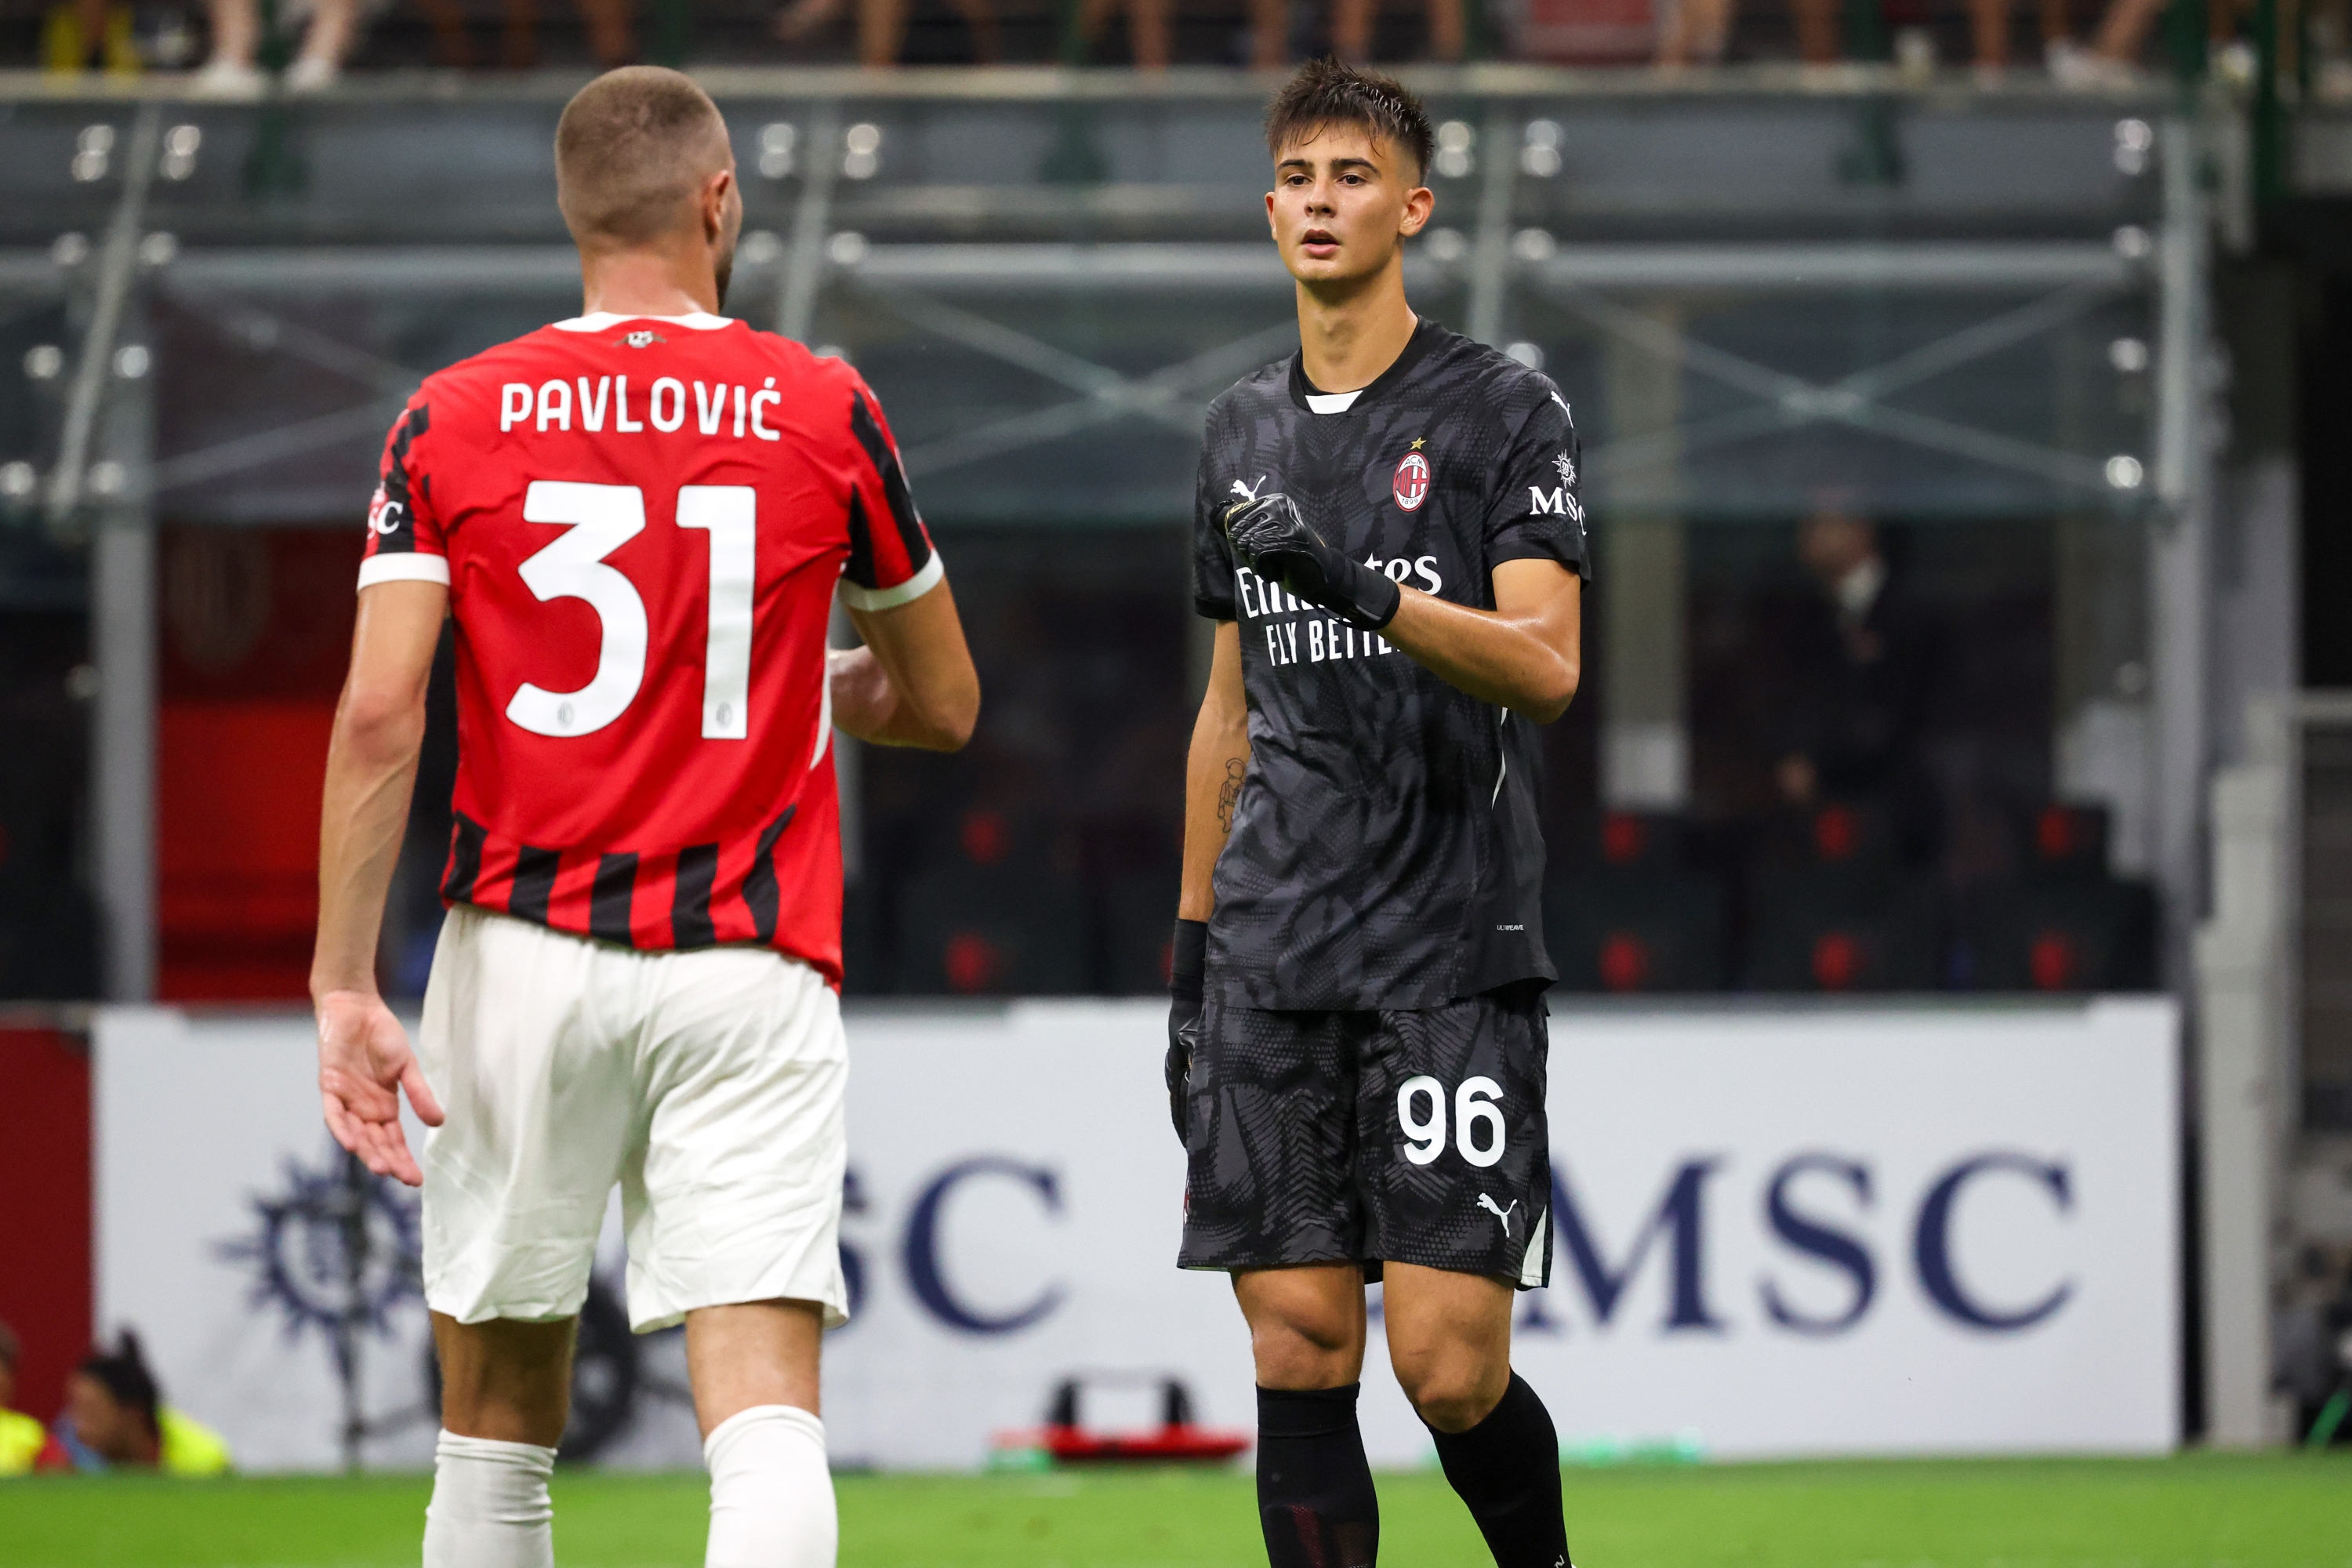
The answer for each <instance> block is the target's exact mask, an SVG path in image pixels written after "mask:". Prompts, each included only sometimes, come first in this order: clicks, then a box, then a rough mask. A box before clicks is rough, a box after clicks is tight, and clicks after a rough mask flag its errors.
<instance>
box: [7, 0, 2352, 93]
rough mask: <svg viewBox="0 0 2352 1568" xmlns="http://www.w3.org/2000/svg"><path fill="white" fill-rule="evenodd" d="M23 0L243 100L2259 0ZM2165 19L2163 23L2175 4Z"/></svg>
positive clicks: (2332, 34)
mask: <svg viewBox="0 0 2352 1568" xmlns="http://www.w3.org/2000/svg"><path fill="white" fill-rule="evenodd" d="M2195 9H2197V10H2201V11H2202V13H2203V14H2202V16H2198V15H2193V14H2190V13H2191V10H2192V8H2191V7H2188V6H2170V7H2168V5H2167V4H2166V0H2032V3H2031V4H2021V3H2019V0H1766V3H1762V4H1758V3H1754V0H1750V3H1749V4H1747V5H1742V4H1740V3H1739V0H1389V3H1387V4H1385V5H1384V4H1382V3H1381V0H1330V3H1329V4H1328V5H1324V4H1317V3H1315V0H1182V3H1181V4H1179V3H1178V0H718V3H712V0H576V4H574V5H547V6H541V5H540V4H539V0H137V3H127V0H58V3H55V4H52V3H50V0H10V3H9V4H7V5H0V18H5V22H0V28H5V31H0V37H5V38H6V40H7V43H6V48H7V51H8V54H9V55H10V56H11V57H13V63H16V64H18V65H23V66H37V67H38V68H40V69H42V70H44V71H47V72H52V73H60V74H75V73H80V72H85V71H99V72H105V73H110V74H116V75H123V74H134V73H139V72H145V71H163V72H189V73H193V76H194V84H195V85H196V87H197V88H198V89H200V90H202V91H204V92H206V93H210V94H217V95H220V96H223V97H227V98H239V97H252V96H255V95H257V94H258V93H259V92H261V91H262V90H263V88H264V85H265V82H266V81H267V80H268V79H269V78H270V77H272V76H281V77H282V79H283V84H284V86H285V87H286V89H289V90H291V91H296V92H301V91H316V90H320V89H324V88H326V87H328V86H330V85H331V84H332V83H333V82H334V81H335V80H336V79H338V78H339V77H340V76H341V74H342V73H343V72H345V71H358V72H366V71H380V70H386V69H400V68H428V67H438V68H456V69H507V70H515V69H527V68H532V67H536V66H541V65H570V64H584V63H589V62H593V63H596V64H600V65H604V66H614V65H622V64H626V63H628V62H631V61H634V60H639V59H653V60H656V61H659V62H660V63H664V64H693V63H725V64H730V65H772V64H816V63H845V62H853V61H854V62H856V63H859V64H862V65H866V66H869V67H891V66H901V65H942V64H965V65H971V64H980V65H985V64H999V63H1001V64H1039V63H1059V64H1066V65H1085V64H1127V63H1132V64H1134V65H1136V66H1139V67H1141V68H1147V69H1152V68H1165V67H1169V66H1215V65H1230V66H1255V67H1259V68H1268V67H1274V66H1279V65H1281V64H1283V63H1284V62H1286V61H1290V60H1296V59H1300V58H1306V57H1307V56H1309V55H1312V54H1316V53H1319V52H1323V51H1325V50H1329V51H1332V52H1336V53H1338V54H1339V55H1341V56H1342V57H1345V58H1350V59H1360V60H1367V59H1369V60H1382V61H1404V60H1436V61H1447V62H1458V61H1465V60H1485V59H1503V60H1525V61H1535V62H1542V63H1547V64H1554V65H1570V66H1606V67H1629V66H1631V67H1655V68H1660V69H1665V70H1676V69H1682V68H1690V67H1703V66H1709V65H1717V64H1723V63H1738V62H1766V61H1785V62H1790V63H1794V64H1801V65H1802V66H1804V67H1807V68H1816V69H1818V68H1830V67H1834V66H1836V65H1837V64H1839V63H1840V62H1842V61H1877V62H1893V63H1894V64H1895V66H1896V67H1898V68H1900V69H1902V70H1903V71H1904V72H1906V74H1910V75H1914V76H1917V77H1921V78H1926V77H1927V76H1930V75H1932V74H1933V73H1934V72H1935V71H1936V70H1937V68H1939V67H1942V68H1958V67H1965V68H1969V69H1970V70H1972V71H1973V72H1974V73H1975V76H1976V78H1977V79H1979V81H1980V82H1985V83H1999V82H2001V81H2004V80H2007V79H2011V78H2012V77H2013V78H2014V79H2019V80H2026V79H2048V80H2051V81H2053V82H2055V83H2057V84H2058V85H2060V86H2062V87H2066V88H2073V89H2101V88H2116V87H2122V86H2127V85H2129V84H2130V83H2131V82H2132V81H2134V80H2135V79H2136V78H2137V76H2138V75H2139V73H2140V72H2141V71H2142V70H2143V69H2144V68H2148V67H2149V66H2150V65H2152V64H2153V63H2155V62H2156V59H2157V58H2158V57H2165V58H2173V57H2179V56H2183V55H2186V54H2203V53H2210V54H2212V55H2213V56H2214V57H2215V58H2216V60H2217V63H2218V64H2219V66H2220V67H2221V69H2222V70H2223V71H2225V72H2226V73H2229V74H2231V75H2234V76H2236V77H2237V78H2239V79H2246V78H2248V77H2249V76H2251V74H2252V71H2253V69H2254V61H2255V52H2254V45H2253V40H2252V34H2253V32H2254V30H2255V27H2256V16H2255V6H2254V4H2253V0H2205V4H2204V5H2202V6H2200V7H2196V8H2195ZM2168 13H2171V14H2170V15H2168ZM2346 18H2347V3H2346V0H2316V3H2315V4H2311V5H2304V6H2300V7H2297V8H2296V10H2295V16H2294V34H2295V37H2294V39H2293V40H2292V41H2291V44H2290V52H2294V53H2300V54H2302V55H2305V56H2307V57H2308V59H2307V63H2299V64H2298V65H2297V66H2296V68H2297V69H2298V70H2303V71H2307V72H2314V73H2319V72H2329V71H2336V72H2341V71H2344V70H2346V69H2347V62H2346V49H2347V22H2346Z"/></svg>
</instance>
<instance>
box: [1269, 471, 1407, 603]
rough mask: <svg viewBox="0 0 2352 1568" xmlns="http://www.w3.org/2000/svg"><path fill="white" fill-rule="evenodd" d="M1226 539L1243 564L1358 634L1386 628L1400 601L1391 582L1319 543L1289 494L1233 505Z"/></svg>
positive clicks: (1318, 537) (1399, 590)
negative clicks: (1330, 615)
mask: <svg viewBox="0 0 2352 1568" xmlns="http://www.w3.org/2000/svg"><path fill="white" fill-rule="evenodd" d="M1225 537H1226V538H1228V539H1230V540H1232V541H1233V543H1234V554H1235V555H1237V556H1239V557H1241V562H1242V564H1243V565H1244V566H1246V567H1248V568H1249V569H1250V570H1251V571H1253V572H1255V573H1256V574H1258V575H1259V576H1261V577H1269V578H1272V579H1273V580H1274V581H1276V582H1277V583H1280V584H1282V585H1283V586H1284V587H1286V588H1287V589H1289V590H1290V592H1291V593H1292V594H1293V595H1297V597H1299V598H1301V599H1304V600H1306V601H1307V603H1308V604H1310V605H1317V606H1318V607H1319V608H1322V609H1326V610H1328V611H1330V612H1331V613H1332V614H1333V615H1335V616H1339V619H1341V620H1343V621H1345V622H1347V623H1348V625H1349V626H1353V627H1355V628H1356V629H1357V630H1358V631H1360V632H1376V631H1379V630H1380V629H1381V627H1382V626H1387V625H1388V624H1389V623H1390V622H1391V621H1392V620H1394V619H1396V613H1397V606H1398V605H1400V604H1402V603H1403V602H1404V592H1403V590H1402V589H1401V588H1399V587H1398V586H1397V585H1396V584H1394V583H1391V582H1390V581H1389V580H1388V578H1386V577H1384V576H1382V575H1381V574H1380V573H1378V572H1375V571H1373V570H1372V569H1371V568H1370V567H1369V566H1366V565H1364V564H1363V563H1361V562H1357V561H1350V560H1349V559H1348V558H1347V557H1346V556H1345V555H1343V554H1341V553H1340V552H1339V551H1337V550H1334V549H1332V548H1331V547H1330V546H1329V545H1328V544H1326V543H1324V542H1323V540H1322V538H1321V536H1320V535H1318V533H1317V532H1316V531H1314V530H1313V529H1311V528H1309V527H1307V520H1306V519H1305V518H1303V517H1301V516H1299V515H1298V503H1297V502H1296V501H1294V500H1291V499H1290V498H1289V497H1288V496H1286V495H1268V496H1260V497H1258V498H1257V500H1254V501H1244V502H1243V503H1241V504H1240V505H1237V506H1235V507H1234V509H1233V510H1230V511H1228V512H1227V513H1226V514H1225Z"/></svg>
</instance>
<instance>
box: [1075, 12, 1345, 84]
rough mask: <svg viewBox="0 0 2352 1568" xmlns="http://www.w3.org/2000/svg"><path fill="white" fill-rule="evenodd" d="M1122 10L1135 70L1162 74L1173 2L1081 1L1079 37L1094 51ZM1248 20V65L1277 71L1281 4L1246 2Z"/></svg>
mask: <svg viewBox="0 0 2352 1568" xmlns="http://www.w3.org/2000/svg"><path fill="white" fill-rule="evenodd" d="M1122 7H1124V8H1125V9H1126V11H1127V36H1128V39H1129V44H1130V45H1131V46H1132V47H1133V48H1134V50H1135V64H1136V68H1138V69H1139V70H1165V69H1166V68H1167V67H1168V56H1169V43H1170V39H1171V37H1172V35H1173V32H1174V23H1175V19H1176V4H1175V0H1080V4H1079V5H1078V37H1080V38H1082V39H1084V40H1085V42H1086V45H1087V47H1088V48H1089V49H1091V48H1093V47H1094V45H1095V40H1096V39H1097V38H1099V37H1101V36H1102V30H1103V24H1104V23H1106V22H1108V21H1109V20H1110V16H1111V13H1112V12H1114V11H1117V10H1118V9H1120V8H1122ZM1249 19H1250V64H1251V65H1252V66H1253V67H1255V68H1257V69H1259V70H1276V69H1279V68H1281V67H1282V65H1283V64H1284V62H1285V61H1286V59H1287V58H1288V55H1289V47H1288V38H1287V32H1288V27H1289V20H1290V18H1289V16H1288V14H1287V12H1286V8H1285V6H1284V5H1283V0H1249ZM1366 25H1367V26H1370V24H1369V23H1367V24H1366Z"/></svg>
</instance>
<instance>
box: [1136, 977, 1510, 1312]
mask: <svg viewBox="0 0 2352 1568" xmlns="http://www.w3.org/2000/svg"><path fill="white" fill-rule="evenodd" d="M1548 1051H1549V1041H1548V1037H1547V1036H1546V1033H1545V1014H1544V1003H1543V998H1542V996H1541V995H1540V994H1535V995H1525V994H1522V995H1520V996H1517V997H1515V998H1507V997H1506V996H1505V995H1504V994H1490V995H1486V996H1475V997H1470V998H1467V999H1465V1000H1463V1001H1458V1002H1453V1003H1449V1004H1447V1005H1444V1006H1442V1007H1426V1008H1418V1009H1413V1010H1410V1011H1400V1012H1393V1013H1293V1012H1269V1011H1265V1010H1264V1009H1260V1008H1254V1007H1232V1006H1225V1005H1221V1004H1220V1003H1219V1002H1217V1000H1216V999H1215V998H1214V996H1213V995H1212V997H1211V998H1210V999H1209V1001H1208V1003H1207V1005H1206V1006H1204V1007H1203V1008H1202V1014H1201V1035H1200V1041H1199V1044H1198V1045H1197V1046H1196V1047H1195V1048H1194V1050H1193V1054H1192V1076H1191V1078H1190V1079H1189V1080H1188V1089H1187V1093H1188V1094H1189V1096H1190V1100H1191V1111H1192V1136H1191V1138H1190V1139H1189V1140H1188V1141H1187V1143H1186V1149H1185V1153H1186V1157H1187V1162H1188V1169H1187V1173H1186V1181H1185V1194H1184V1242H1183V1247H1182V1248H1181V1251H1180V1252H1179V1253H1178V1256H1177V1263H1178V1265H1179V1266H1180V1267H1181V1268H1223V1269H1237V1268H1283V1267H1286V1266H1288V1265H1293V1264H1301V1263H1328V1262H1355V1263H1360V1264H1362V1265H1363V1266H1364V1268H1365V1275H1366V1277H1367V1278H1368V1279H1378V1278H1380V1265H1381V1263H1382V1262H1384V1261H1390V1260H1393V1261H1395V1262H1398V1263H1412V1264H1419V1265H1421V1266H1422V1267H1423V1268H1447V1269H1452V1270H1454V1271H1455V1272H1457V1273H1463V1274H1486V1275H1491V1276H1494V1277H1496V1278H1498V1279H1507V1280H1510V1281H1512V1282H1513V1283H1515V1284H1516V1285H1517V1286H1518V1287H1519V1289H1538V1288H1539V1287H1541V1286H1543V1285H1546V1284H1548V1283H1549V1281H1550V1279H1551V1224H1550V1219H1551V1148H1550V1139H1549V1127H1548V1125H1547V1123H1546V1121H1545V1116H1544V1083H1545V1058H1546V1056H1547V1053H1548Z"/></svg>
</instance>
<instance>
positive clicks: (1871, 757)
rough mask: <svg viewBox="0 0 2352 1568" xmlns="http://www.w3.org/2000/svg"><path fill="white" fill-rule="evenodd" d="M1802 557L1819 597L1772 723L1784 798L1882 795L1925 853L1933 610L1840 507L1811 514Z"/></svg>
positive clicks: (1795, 635)
mask: <svg viewBox="0 0 2352 1568" xmlns="http://www.w3.org/2000/svg"><path fill="white" fill-rule="evenodd" d="M1797 555H1798V559H1799V560H1800V561H1801V562H1802V563H1803V564H1804V567H1805V569H1806V571H1807V572H1808V573H1810V574H1811V575H1812V577H1813V579H1814V581H1815V582H1816V583H1817V584H1819V585H1820V588H1821V595H1820V596H1819V597H1818V598H1816V599H1814V600H1813V601H1812V602H1811V605H1810V606H1809V613H1808V614H1806V615H1805V616H1802V617H1801V618H1800V619H1799V620H1798V621H1797V622H1796V623H1794V624H1793V625H1792V626H1791V628H1790V636H1789V638H1788V646H1787V648H1786V653H1787V657H1788V658H1789V660H1790V669H1789V677H1790V679H1788V681H1787V683H1786V689H1784V690H1783V691H1782V692H1781V693H1780V700H1779V701H1778V703H1777V704H1776V706H1777V707H1778V708H1779V712H1778V713H1777V714H1776V715H1775V720H1774V724H1773V729H1774V731H1775V733H1774V742H1775V744H1776V746H1777V750H1778V757H1777V760H1776V762H1775V763H1774V768H1773V776H1774V781H1775V783H1776V784H1778V785H1779V788H1780V796H1781V798H1782V799H1783V800H1784V801H1786V802H1787V803H1788V804H1789V805H1790V806H1792V807H1795V808H1798V809H1804V808H1807V807H1810V806H1811V805H1815V804H1816V803H1818V802H1820V801H1823V800H1845V801H1870V802H1874V803H1876V804H1878V805H1881V806H1883V807H1884V808H1885V810H1886V811H1887V812H1888V813H1889V815H1890V816H1891V818H1892V821H1893V826H1895V832H1896V834H1897V836H1898V837H1899V839H1900V841H1901V844H1902V847H1903V848H1904V850H1905V853H1906V858H1909V859H1913V860H1921V859H1925V858H1927V857H1928V855H1929V854H1931V853H1932V851H1933V847H1934V841H1935V837H1936V819H1937V811H1936V806H1935V792H1934V788H1933V786H1932V784H1930V782H1929V781H1928V779H1927V773H1926V770H1925V768H1924V766H1923V765H1922V761H1921V756H1920V741H1921V738H1922V735H1923V732H1924V731H1925V728H1926V722H1927V710H1928V704H1929V702H1930V701H1931V700H1932V698H1933V694H1934V689H1935V682H1936V677H1937V663H1938V657H1937V654H1938V650H1937V637H1936V635H1935V630H1934V626H1933V624H1932V620H1931V617H1930V616H1928V615H1927V611H1926V609H1925V607H1924V606H1922V605H1917V604H1916V603H1914V602H1912V601H1911V600H1910V599H1909V598H1908V597H1907V596H1906V595H1905V594H1904V593H1903V591H1902V588H1901V586H1900V584H1897V583H1896V582H1895V579H1894V576H1893V574H1892V572H1891V570H1890V568H1889V566H1888V564H1887V560H1886V556H1885V552H1883V551H1882V550H1881V549H1880V548H1879V540H1878V530H1877V528H1876V527H1875V526H1874V524H1873V523H1871V522H1870V521H1868V520H1867V519H1864V518H1861V517H1857V516H1855V515H1854V514H1853V512H1852V511H1851V510H1848V509H1847V508H1846V507H1845V506H1844V505H1843V504H1840V503H1836V502H1831V503H1828V504H1824V505H1822V507H1820V508H1819V509H1818V510H1815V511H1814V513H1813V514H1812V515H1811V517H1808V518H1807V519H1805V521H1804V522H1803V523H1802V524H1801V526H1800V527H1799V529H1798V533H1797Z"/></svg>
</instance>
